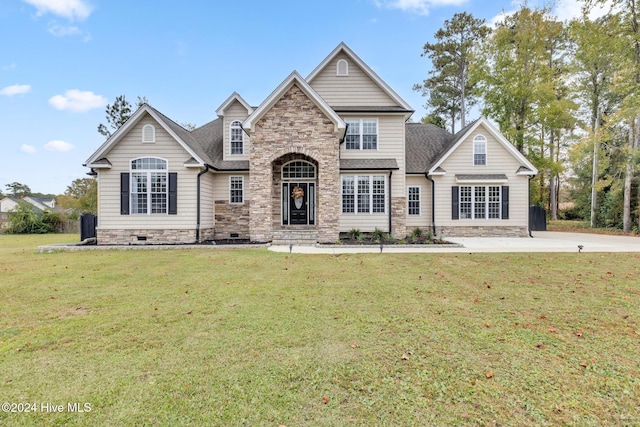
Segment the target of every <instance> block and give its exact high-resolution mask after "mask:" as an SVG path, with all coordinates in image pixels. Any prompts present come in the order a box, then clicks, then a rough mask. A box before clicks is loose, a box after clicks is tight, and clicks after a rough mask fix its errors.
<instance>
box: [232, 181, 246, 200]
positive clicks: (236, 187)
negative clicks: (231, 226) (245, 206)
mask: <svg viewBox="0 0 640 427" xmlns="http://www.w3.org/2000/svg"><path fill="white" fill-rule="evenodd" d="M243 188H244V178H243V177H241V176H231V177H229V203H244V191H243Z"/></svg>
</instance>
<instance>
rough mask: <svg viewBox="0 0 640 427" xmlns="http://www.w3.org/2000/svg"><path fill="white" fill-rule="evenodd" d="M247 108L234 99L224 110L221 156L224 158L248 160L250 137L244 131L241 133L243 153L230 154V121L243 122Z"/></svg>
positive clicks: (246, 115)
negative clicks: (222, 150) (222, 149)
mask: <svg viewBox="0 0 640 427" xmlns="http://www.w3.org/2000/svg"><path fill="white" fill-rule="evenodd" d="M247 117H249V116H248V114H247V109H246V108H245V107H244V106H243V105H242V104H241V103H239V102H238V101H234V102H233V103H231V105H229V107H228V108H227V109H226V110H225V111H224V131H223V137H224V152H223V158H224V160H249V148H250V143H251V141H250V139H249V136H248V135H247V134H246V133H244V132H243V133H242V136H243V138H244V154H242V155H239V154H234V155H231V142H230V136H231V134H230V126H231V123H233V122H234V121H236V120H238V121H240V122H244V121H245V120H246V119H247Z"/></svg>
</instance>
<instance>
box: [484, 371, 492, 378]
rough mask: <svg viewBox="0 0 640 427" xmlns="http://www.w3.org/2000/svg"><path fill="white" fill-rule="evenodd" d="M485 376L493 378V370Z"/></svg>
mask: <svg viewBox="0 0 640 427" xmlns="http://www.w3.org/2000/svg"><path fill="white" fill-rule="evenodd" d="M485 375H486V376H487V378H493V372H491V371H489V372H487V373H486V374H485Z"/></svg>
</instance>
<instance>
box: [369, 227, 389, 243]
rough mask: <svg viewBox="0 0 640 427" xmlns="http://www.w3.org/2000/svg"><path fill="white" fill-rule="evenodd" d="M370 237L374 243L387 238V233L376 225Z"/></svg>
mask: <svg viewBox="0 0 640 427" xmlns="http://www.w3.org/2000/svg"><path fill="white" fill-rule="evenodd" d="M371 239H373V241H374V242H376V243H380V242H384V241H385V240H387V233H385V232H384V231H382V230H380V229H379V228H377V227H376V229H375V230H373V233H371Z"/></svg>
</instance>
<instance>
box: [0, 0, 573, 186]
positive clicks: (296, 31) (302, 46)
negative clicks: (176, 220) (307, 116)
mask: <svg viewBox="0 0 640 427" xmlns="http://www.w3.org/2000/svg"><path fill="white" fill-rule="evenodd" d="M556 3H557V4H556V6H555V8H554V13H555V15H556V16H557V17H558V18H559V19H562V20H565V19H569V18H571V17H573V16H577V15H578V14H579V12H580V5H579V3H578V2H577V0H559V1H557V2H556ZM528 4H529V6H536V5H540V4H541V3H537V2H536V1H535V0H529V1H528ZM517 9H518V5H517V3H512V2H511V0H489V1H480V0H321V1H317V0H305V1H293V0H290V1H284V0H270V1H265V0H263V1H253V0H245V1H242V0H236V1H233V2H231V1H222V0H214V1H211V0H189V1H175V0H154V1H153V2H147V1H130V0H1V1H0V191H2V192H3V193H4V194H7V189H6V187H5V186H6V184H9V183H12V182H19V183H21V184H26V185H28V186H29V187H30V188H31V190H32V191H33V192H38V193H45V194H47V193H50V194H56V195H57V194H62V193H64V191H65V190H66V188H67V186H69V185H70V184H71V183H72V181H73V180H75V179H77V178H84V177H86V173H87V172H89V170H88V169H87V168H85V167H83V166H82V165H83V164H84V163H85V161H86V160H87V159H88V158H89V156H90V155H91V154H92V153H93V152H94V151H95V150H96V149H97V148H98V147H99V146H100V145H101V144H102V143H103V142H104V139H105V138H104V136H102V135H101V134H99V133H98V131H97V127H98V125H99V124H100V123H104V124H107V122H106V118H105V106H106V105H107V104H111V103H113V101H114V100H115V98H116V97H117V96H119V95H125V96H126V99H127V100H128V101H129V102H130V103H131V104H135V102H136V100H137V97H138V96H142V97H146V99H147V100H148V102H149V104H150V105H152V106H153V107H154V108H156V109H157V110H159V111H160V112H162V113H163V114H165V115H166V116H168V117H170V118H171V119H173V120H174V121H176V122H177V123H181V124H184V123H190V124H194V125H196V126H202V125H204V124H206V123H208V122H210V121H211V120H213V119H215V118H216V114H215V111H216V109H217V108H218V107H219V106H220V105H221V104H222V103H223V102H224V101H225V100H226V99H227V97H228V96H229V95H231V94H232V93H233V92H234V91H235V92H238V93H239V94H240V95H241V96H242V97H243V98H244V99H245V100H246V101H247V102H248V103H250V104H251V105H254V106H257V105H260V103H261V102H262V101H263V100H264V99H265V98H266V97H267V96H268V95H269V94H270V93H271V92H272V91H273V90H274V89H275V88H276V87H277V86H278V85H279V84H280V83H281V82H282V81H283V80H284V79H285V78H286V77H287V76H288V75H289V74H290V73H291V72H292V71H294V70H296V71H298V72H299V73H300V74H301V75H302V76H303V77H306V76H307V75H308V74H309V73H311V71H313V69H314V68H315V67H316V66H317V65H318V64H319V63H320V62H321V61H322V60H323V59H324V58H325V57H326V56H327V55H328V54H329V53H330V52H331V51H332V50H333V49H334V48H335V47H336V46H337V45H338V44H339V43H340V42H345V43H346V44H347V45H348V46H349V47H350V48H351V49H352V50H353V51H354V52H355V53H356V54H357V55H358V56H359V57H360V58H361V59H362V60H363V61H364V62H366V63H367V64H368V65H369V66H370V67H371V68H372V69H373V70H374V71H375V72H376V73H377V74H378V75H379V76H380V77H381V78H382V79H383V80H384V81H385V82H386V83H387V84H389V85H390V86H391V87H392V88H393V89H394V90H395V91H396V92H397V93H398V94H399V95H400V96H401V97H402V98H403V99H404V100H405V101H407V102H408V103H409V105H411V106H412V107H413V109H414V110H415V111H416V112H415V113H414V115H413V119H414V120H415V121H418V120H420V118H422V117H423V116H424V115H425V114H426V110H425V109H424V107H423V105H424V103H425V99H424V98H423V97H422V96H421V94H420V93H419V92H416V91H414V90H412V87H413V85H414V84H416V83H421V82H422V81H423V80H424V79H425V78H427V77H428V71H429V68H430V61H429V59H428V58H426V57H422V56H421V54H422V52H423V45H424V43H426V42H430V41H433V34H434V33H435V32H436V31H437V30H438V29H439V28H441V27H442V26H443V24H444V21H445V20H447V19H451V18H452V17H453V15H454V14H455V13H458V12H463V11H466V12H469V13H472V14H473V15H474V16H475V17H476V18H484V19H486V20H487V22H488V23H492V22H495V20H496V19H498V17H499V16H500V14H501V13H509V12H512V11H515V10H517Z"/></svg>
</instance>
